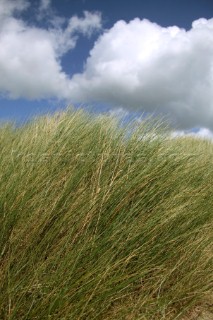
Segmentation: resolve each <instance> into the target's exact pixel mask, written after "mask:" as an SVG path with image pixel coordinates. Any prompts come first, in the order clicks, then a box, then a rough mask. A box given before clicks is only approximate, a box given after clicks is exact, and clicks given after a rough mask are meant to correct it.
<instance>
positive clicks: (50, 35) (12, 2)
mask: <svg viewBox="0 0 213 320" xmlns="http://www.w3.org/2000/svg"><path fill="white" fill-rule="evenodd" d="M68 105H74V106H75V107H79V106H81V107H83V108H85V109H87V108H90V109H92V110H93V111H94V112H96V113H102V112H111V113H114V114H122V113H123V114H125V115H126V114H129V115H133V114H135V115H137V116H139V115H140V114H147V113H148V114H149V113H154V114H156V115H158V116H159V115H160V116H162V117H166V118H167V119H169V121H170V122H171V124H172V125H173V127H174V130H176V132H179V133H180V134H184V133H191V132H192V133H193V134H196V135H198V136H201V137H202V136H205V137H210V138H213V1H212V0H147V1H143V0H131V1H113V0H108V1H100V0H60V1H59V0H52V1H51V0H0V122H1V121H8V120H15V121H17V122H19V123H21V122H23V121H26V120H28V119H30V118H32V117H35V116H38V115H40V114H44V113H47V112H54V111H56V110H63V109H64V108H66V107H67V106H68Z"/></svg>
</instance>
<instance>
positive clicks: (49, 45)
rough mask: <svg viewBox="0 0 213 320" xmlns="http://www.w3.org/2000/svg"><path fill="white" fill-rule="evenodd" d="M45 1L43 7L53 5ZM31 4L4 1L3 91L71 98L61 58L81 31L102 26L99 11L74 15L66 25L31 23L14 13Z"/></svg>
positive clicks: (0, 14)
mask: <svg viewBox="0 0 213 320" xmlns="http://www.w3.org/2000/svg"><path fill="white" fill-rule="evenodd" d="M49 5H50V2H49V1H41V4H40V8H41V7H43V9H45V8H46V9H47V8H49ZM28 6H29V1H27V0H16V1H15V0H1V1H0V74H1V77H0V92H1V95H6V96H8V97H10V98H14V99H15V98H20V97H24V98H28V99H39V98H49V97H57V98H68V97H70V79H69V76H68V75H67V74H66V73H65V72H64V71H63V70H62V67H61V58H62V56H63V55H64V54H66V53H67V52H68V51H69V50H72V49H74V48H75V46H76V43H77V40H78V37H79V35H80V34H83V35H85V36H90V35H91V33H92V32H94V31H97V30H100V29H101V15H100V14H99V13H89V12H84V16H83V17H77V16H74V17H71V18H70V19H69V20H68V21H67V24H66V26H65V27H64V28H62V27H59V26H58V27H50V28H48V29H44V28H39V27H37V26H31V25H28V24H27V23H26V22H25V21H23V19H21V18H20V17H19V18H18V17H17V16H16V15H14V14H15V13H16V12H18V13H19V16H20V15H21V13H22V12H23V11H24V10H26V9H27V8H28Z"/></svg>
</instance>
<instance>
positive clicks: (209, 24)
mask: <svg viewBox="0 0 213 320" xmlns="http://www.w3.org/2000/svg"><path fill="white" fill-rule="evenodd" d="M71 87H72V95H73V97H74V98H75V99H76V100H78V99H79V98H80V97H81V99H82V98H84V99H85V101H101V102H103V101H104V102H110V103H111V104H113V105H115V106H116V105H119V106H124V107H126V108H128V109H131V110H143V111H145V112H157V113H162V114H165V113H166V114H167V115H169V116H170V118H171V119H173V121H174V122H176V124H177V125H178V126H179V127H180V128H190V127H193V126H196V127H198V126H202V127H208V128H211V129H213V19H210V20H206V19H199V20H197V21H194V22H193V24H192V28H191V29H190V30H189V31H186V30H184V29H180V28H178V27H176V26H174V27H168V28H163V27H161V26H159V25H157V24H155V23H152V22H150V21H148V20H140V19H138V18H136V19H134V20H132V21H130V22H129V23H127V22H125V21H118V22H117V23H116V24H115V25H114V26H113V27H112V28H111V29H110V30H108V31H106V32H105V33H104V34H103V35H101V36H100V37H99V39H98V41H97V42H96V43H95V45H94V47H93V49H92V50H91V52H90V56H89V58H88V59H87V62H86V65H85V70H84V72H83V73H82V74H76V75H74V77H73V78H72V85H71Z"/></svg>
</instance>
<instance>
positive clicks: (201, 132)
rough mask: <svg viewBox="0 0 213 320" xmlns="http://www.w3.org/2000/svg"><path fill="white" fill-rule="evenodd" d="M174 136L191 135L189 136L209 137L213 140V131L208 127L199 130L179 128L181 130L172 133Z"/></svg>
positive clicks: (208, 138)
mask: <svg viewBox="0 0 213 320" xmlns="http://www.w3.org/2000/svg"><path fill="white" fill-rule="evenodd" d="M171 136H172V138H176V137H184V136H189V137H195V138H200V139H205V140H206V139H207V140H211V141H213V132H212V131H211V130H209V129H207V128H199V129H198V130H195V131H194V130H188V131H187V130H179V131H174V132H172V134H171Z"/></svg>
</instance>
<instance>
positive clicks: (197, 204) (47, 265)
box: [0, 110, 213, 320]
mask: <svg viewBox="0 0 213 320" xmlns="http://www.w3.org/2000/svg"><path fill="white" fill-rule="evenodd" d="M169 137H170V135H169V131H168V129H165V127H164V125H162V123H160V122H159V121H153V120H151V119H150V120H148V121H145V120H144V121H142V122H131V124H129V125H125V126H120V125H119V122H118V121H117V120H116V119H115V118H113V117H109V116H98V117H94V116H92V115H90V114H88V113H86V112H84V111H82V110H78V111H73V110H67V111H66V112H64V113H58V114H55V115H54V116H45V117H42V118H38V119H36V120H34V121H32V122H31V123H28V124H26V125H24V126H23V127H19V128H16V127H14V126H12V125H10V124H7V125H4V126H2V127H1V128H0V168H1V169H0V226H1V227H0V319H2V320H6V319H7V320H17V319H20V320H34V319H40V320H43V319H44V320H45V319H48V320H49V319H55V320H58V319H59V320H68V319H71V320H86V319H91V320H92V319H94V320H102V319H104V320H115V319H116V320H117V319H126V320H130V319H132V320H134V319H141V320H152V319H153V320H155V319H159V320H160V319H161V320H162V319H165V320H169V319H171V320H174V319H182V317H183V316H184V315H185V314H187V312H188V311H189V310H192V309H193V308H194V307H195V306H197V305H202V304H203V303H205V301H207V299H209V297H211V296H212V284H213V273H212V270H213V264H212V263H213V250H212V249H213V233H212V227H213V211H212V207H213V196H212V194H213V166H212V160H213V145H212V143H211V142H209V141H205V140H198V139H195V138H183V137H181V138H175V139H172V138H169Z"/></svg>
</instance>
